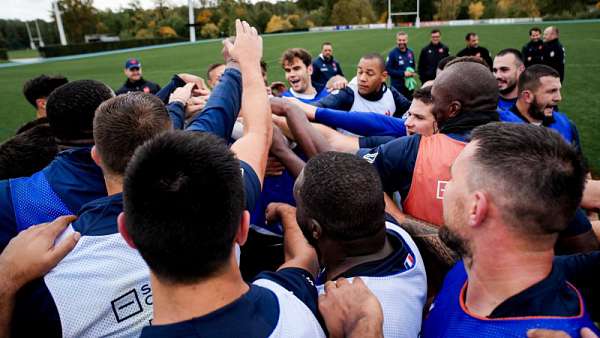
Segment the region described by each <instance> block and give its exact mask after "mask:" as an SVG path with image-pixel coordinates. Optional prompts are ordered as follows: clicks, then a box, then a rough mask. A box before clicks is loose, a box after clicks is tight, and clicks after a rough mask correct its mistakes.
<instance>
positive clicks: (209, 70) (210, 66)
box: [206, 63, 225, 80]
mask: <svg viewBox="0 0 600 338" xmlns="http://www.w3.org/2000/svg"><path fill="white" fill-rule="evenodd" d="M220 66H225V64H223V63H211V64H210V65H208V68H206V79H207V80H208V79H210V72H212V71H213V70H215V68H217V67H220Z"/></svg>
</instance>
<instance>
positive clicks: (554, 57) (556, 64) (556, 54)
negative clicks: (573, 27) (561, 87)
mask: <svg viewBox="0 0 600 338" xmlns="http://www.w3.org/2000/svg"><path fill="white" fill-rule="evenodd" d="M543 51H544V57H543V62H544V64H545V65H546V66H550V67H552V68H554V69H555V70H556V71H557V72H558V74H559V75H560V82H561V83H562V82H563V80H564V79H565V48H564V47H563V45H562V44H561V43H560V41H558V28H557V27H554V26H550V27H548V28H546V29H544V47H543Z"/></svg>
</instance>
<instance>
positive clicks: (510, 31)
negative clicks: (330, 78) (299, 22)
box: [0, 22, 600, 173]
mask: <svg viewBox="0 0 600 338" xmlns="http://www.w3.org/2000/svg"><path fill="white" fill-rule="evenodd" d="M531 26H532V25H494V26H476V27H473V26H471V27H442V28H441V30H442V34H443V36H442V41H443V42H444V43H445V44H447V45H448V46H449V47H450V52H451V54H454V53H456V52H458V51H459V50H460V49H462V48H463V47H464V41H463V39H464V36H465V34H466V33H467V32H469V31H475V32H477V33H478V34H479V37H480V42H481V45H482V46H484V47H487V48H489V49H490V51H491V52H492V54H495V53H496V52H498V51H499V50H501V49H503V48H507V47H516V48H518V49H520V48H521V47H522V45H523V44H524V43H525V42H526V41H527V39H528V30H529V28H530V27H531ZM542 27H544V26H542ZM558 27H559V28H560V32H561V41H562V43H563V45H564V46H565V49H566V60H567V66H566V71H565V73H566V80H565V82H564V83H563V88H564V89H563V91H562V94H563V102H562V103H561V104H560V109H561V111H564V112H566V113H567V115H568V116H569V117H570V118H571V119H572V120H573V121H574V122H575V123H576V124H577V126H578V128H579V132H580V134H581V139H582V143H583V151H584V154H585V155H586V157H587V158H588V159H589V163H590V164H591V166H592V167H593V168H594V169H595V170H594V171H595V172H597V173H598V172H599V171H600V138H599V137H598V135H600V131H599V128H600V115H599V110H600V95H599V94H598V92H599V91H600V58H598V55H600V22H591V23H590V22H587V23H563V24H560V23H559V24H558ZM405 30H406V31H407V32H408V33H409V37H410V40H409V46H410V47H411V48H412V49H413V50H414V51H415V53H416V54H417V56H418V53H419V51H420V49H421V48H422V47H423V46H424V45H425V44H427V43H428V40H429V31H430V28H421V29H415V28H407V29H405ZM397 31H398V29H395V30H389V31H388V30H364V31H343V32H329V33H302V34H292V35H271V36H265V37H264V60H265V61H266V62H267V63H268V65H269V81H275V80H280V81H281V80H283V79H284V78H283V71H282V70H281V68H280V67H279V65H278V58H279V56H280V54H281V52H282V51H283V50H284V49H286V48H289V47H304V48H307V49H308V50H309V51H310V52H311V53H313V55H316V54H318V51H319V49H320V44H321V42H323V41H330V42H332V43H333V46H334V55H335V57H336V58H337V59H338V60H339V61H340V63H341V65H342V68H343V69H344V71H345V73H346V75H347V76H348V75H351V74H352V73H353V72H354V67H355V64H356V62H357V61H358V59H359V57H360V55H362V54H365V53H368V52H379V53H384V54H387V52H388V51H389V50H390V49H391V48H392V47H393V46H394V44H395V39H394V34H395V32H397ZM220 49H221V43H220V42H216V41H212V42H207V43H199V44H193V45H185V46H177V47H169V48H161V49H153V50H145V51H138V52H127V53H119V54H113V55H104V56H96V57H92V58H86V59H78V60H69V61H56V62H49V63H43V64H35V65H27V66H19V67H13V68H0V121H1V122H0V140H4V139H6V138H7V137H9V136H10V135H12V134H13V133H14V130H15V129H16V128H17V127H18V126H19V125H21V124H22V123H24V122H26V121H28V120H31V119H32V118H33V117H34V109H33V107H31V106H30V105H29V103H27V102H26V101H25V99H24V98H23V96H22V94H21V88H22V85H23V83H24V82H25V81H26V80H27V79H29V78H32V77H34V76H37V75H39V74H42V73H45V74H63V75H65V76H67V77H68V78H69V80H77V79H86V78H92V79H97V80H101V81H104V82H106V83H107V84H108V85H110V86H112V87H113V88H118V87H119V86H120V85H121V83H122V82H123V81H124V76H123V73H122V68H123V63H124V61H125V59H126V58H128V57H133V56H135V57H139V58H140V59H141V61H142V64H143V69H144V77H145V78H147V79H149V80H152V81H155V82H158V83H159V84H161V85H162V84H165V83H166V82H168V80H169V79H170V77H171V76H172V75H173V74H175V73H178V72H189V73H195V74H199V75H201V76H203V77H204V73H205V69H206V66H207V65H208V64H210V63H213V62H219V61H220ZM457 85H458V84H457Z"/></svg>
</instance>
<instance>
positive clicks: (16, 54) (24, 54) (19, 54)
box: [8, 49, 40, 60]
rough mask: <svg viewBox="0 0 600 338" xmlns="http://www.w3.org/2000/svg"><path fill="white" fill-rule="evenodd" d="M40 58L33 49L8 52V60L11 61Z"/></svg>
mask: <svg viewBox="0 0 600 338" xmlns="http://www.w3.org/2000/svg"><path fill="white" fill-rule="evenodd" d="M39 56H40V53H38V51H37V50H33V49H20V50H9V51H8V58H9V59H10V60H12V59H25V58H37V57H39Z"/></svg>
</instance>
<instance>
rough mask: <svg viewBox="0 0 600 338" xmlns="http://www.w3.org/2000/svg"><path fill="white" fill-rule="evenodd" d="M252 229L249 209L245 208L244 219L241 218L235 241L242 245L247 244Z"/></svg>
mask: <svg viewBox="0 0 600 338" xmlns="http://www.w3.org/2000/svg"><path fill="white" fill-rule="evenodd" d="M249 231H250V213H249V212H248V210H244V212H243V213H242V219H241V220H240V226H239V228H238V232H237V234H236V235H235V242H236V243H237V244H239V245H240V246H243V245H244V244H246V241H247V240H248V232H249Z"/></svg>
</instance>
